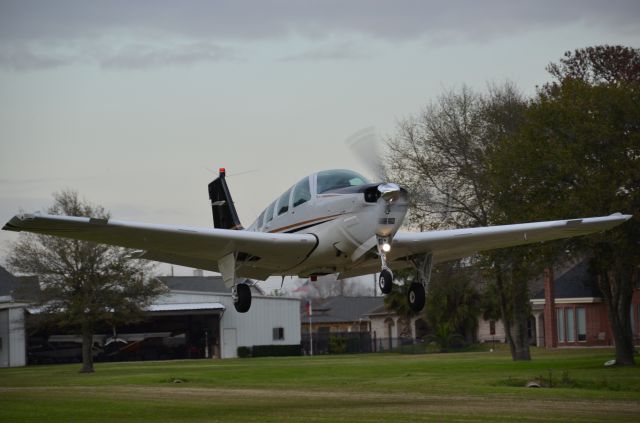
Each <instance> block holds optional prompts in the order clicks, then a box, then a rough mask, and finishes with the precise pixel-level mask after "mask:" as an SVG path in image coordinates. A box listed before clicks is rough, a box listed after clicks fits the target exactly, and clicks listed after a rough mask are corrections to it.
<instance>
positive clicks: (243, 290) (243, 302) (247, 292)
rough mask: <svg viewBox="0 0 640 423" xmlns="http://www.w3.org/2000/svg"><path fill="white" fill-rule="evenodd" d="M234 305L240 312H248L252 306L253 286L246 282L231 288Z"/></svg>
mask: <svg viewBox="0 0 640 423" xmlns="http://www.w3.org/2000/svg"><path fill="white" fill-rule="evenodd" d="M231 298H232V299H233V306H234V307H235V308H236V311H237V312H238V313H246V312H247V311H249V308H250V307H251V288H250V287H249V285H247V284H246V283H239V284H236V285H234V286H233V288H231Z"/></svg>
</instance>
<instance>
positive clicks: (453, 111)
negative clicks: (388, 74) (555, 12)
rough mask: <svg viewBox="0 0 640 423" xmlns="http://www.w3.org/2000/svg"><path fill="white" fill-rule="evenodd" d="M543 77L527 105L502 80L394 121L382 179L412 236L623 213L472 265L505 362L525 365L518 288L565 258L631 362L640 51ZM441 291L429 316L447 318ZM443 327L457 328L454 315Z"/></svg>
mask: <svg viewBox="0 0 640 423" xmlns="http://www.w3.org/2000/svg"><path fill="white" fill-rule="evenodd" d="M546 69H547V71H548V72H549V74H550V76H551V81H550V82H547V83H545V84H544V85H542V86H540V87H536V93H535V95H533V96H532V97H531V98H526V97H525V96H524V95H523V94H522V93H521V92H520V91H519V90H518V88H517V87H516V86H515V85H514V84H512V83H509V82H506V83H504V84H498V85H496V84H494V85H490V86H489V87H488V89H487V90H486V91H485V92H478V91H475V90H473V89H471V88H469V87H467V86H463V87H462V88H460V89H458V90H451V91H448V92H445V93H444V94H442V95H441V96H440V97H438V99H437V100H435V101H433V102H431V103H430V104H429V105H427V106H426V107H425V108H424V110H423V111H422V112H420V113H418V114H416V115H414V116H411V117H408V118H406V119H404V120H402V121H401V122H400V123H399V124H398V127H397V131H396V133H395V134H394V135H393V136H392V137H390V138H389V139H388V140H387V147H388V149H387V153H386V155H385V157H384V164H385V171H386V173H387V175H388V176H389V179H391V180H394V181H396V182H398V183H400V184H401V185H403V186H405V187H407V188H408V189H409V191H410V193H411V204H410V211H409V215H408V216H409V219H408V220H409V224H410V225H412V226H413V227H415V228H419V229H443V228H461V227H470V226H487V225H500V224H509V223H518V222H531V221H541V220H554V219H566V218H574V217H590V216H604V215H609V214H612V213H616V212H623V213H629V214H633V215H634V217H633V218H632V219H631V220H630V221H628V222H627V223H626V224H624V225H621V226H620V227H618V228H616V229H614V230H612V231H608V232H606V233H604V234H599V235H593V236H589V237H581V238H578V239H571V240H568V241H566V240H565V241H555V242H551V243H545V244H543V245H532V246H524V247H517V248H509V249H502V250H496V251H492V252H489V253H486V254H481V255H478V256H477V257H475V258H473V263H474V265H475V266H476V268H477V269H479V271H481V273H482V274H483V275H484V276H485V278H487V279H488V280H489V281H490V282H489V286H488V288H487V289H486V290H485V291H486V292H489V293H490V294H491V295H492V296H493V297H492V299H491V300H490V301H488V302H489V303H492V304H493V307H484V310H485V312H486V313H491V311H490V310H491V309H493V310H494V312H493V313H494V314H495V313H496V311H497V312H498V314H499V315H500V317H501V320H502V322H503V323H504V326H505V331H506V337H507V340H508V343H509V345H510V348H511V354H512V357H513V359H514V360H529V359H530V358H531V356H530V352H529V345H528V336H527V323H528V319H529V316H530V311H531V310H530V303H529V298H530V295H529V286H528V282H529V281H530V280H531V279H532V278H533V277H535V276H537V275H539V274H541V273H542V270H543V268H545V267H550V266H553V265H554V264H557V263H559V262H563V261H567V259H568V257H588V258H589V263H590V272H592V273H593V274H594V275H596V277H597V281H598V285H599V287H600V289H601V291H602V293H603V295H604V298H605V301H606V303H607V308H608V313H609V320H610V322H611V327H612V332H613V338H614V341H615V345H616V361H617V363H619V364H634V345H633V334H632V328H631V316H630V304H631V298H632V294H633V289H634V286H635V284H636V283H637V282H638V279H639V273H640V221H639V219H640V50H638V49H635V48H631V47H624V46H609V45H602V46H595V47H589V48H584V49H577V50H575V51H571V52H567V53H565V55H564V57H562V58H561V59H560V60H559V61H558V62H557V63H551V64H549V65H548V66H547V68H546ZM447 266H451V265H450V264H449V265H447ZM445 273H446V272H445ZM436 281H437V278H436ZM458 285H459V284H458ZM455 286H457V285H455ZM457 288H460V287H459V286H457ZM437 289H439V288H436V290H437ZM448 292H449V294H447V292H445V293H444V294H443V293H439V295H437V296H436V295H435V294H436V292H432V293H431V294H432V298H431V299H430V300H428V303H427V310H429V309H431V310H432V314H433V310H434V309H435V310H438V309H442V310H443V311H442V313H441V314H442V316H445V315H446V314H447V311H446V310H447V307H442V303H443V302H444V301H447V298H449V297H447V295H449V296H451V295H453V294H452V290H451V289H450V290H449V291H448ZM463 292H464V291H463ZM458 294H459V293H458ZM443 295H444V296H443ZM458 297H460V295H458ZM469 301H470V302H473V304H476V306H477V309H476V311H479V310H482V309H483V307H481V306H480V305H481V303H482V301H481V300H480V299H477V298H475V297H473V296H470V299H469ZM484 303H485V304H486V303H487V300H485V301H484ZM457 304H458V305H457V307H459V305H460V304H461V302H460V300H458V302H457ZM428 313H429V311H427V314H428ZM431 320H432V321H434V322H435V321H437V319H435V318H434V317H433V316H432V317H431ZM441 320H442V321H444V322H447V324H449V323H448V322H451V325H453V326H454V327H455V329H457V330H458V331H460V332H463V331H465V330H467V328H466V327H465V325H468V323H465V319H461V318H460V317H459V316H458V317H455V316H452V317H442V318H441Z"/></svg>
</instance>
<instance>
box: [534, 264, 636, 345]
mask: <svg viewBox="0 0 640 423" xmlns="http://www.w3.org/2000/svg"><path fill="white" fill-rule="evenodd" d="M547 301H549V303H550V307H546V306H547ZM531 304H532V313H533V316H534V319H535V320H534V322H533V325H532V326H533V327H534V328H535V341H536V345H538V346H545V347H556V346H557V347H563V346H597V345H613V337H612V335H611V324H610V323H609V316H608V311H607V305H606V304H605V302H604V298H603V296H602V292H601V291H600V289H599V288H598V283H597V281H596V279H595V277H594V276H593V275H592V274H590V273H589V271H588V262H587V260H584V261H582V262H580V263H578V264H576V265H575V266H573V267H571V268H570V269H569V270H568V271H566V272H565V273H563V274H561V275H560V276H559V277H558V278H557V279H554V277H553V273H551V274H549V275H547V278H546V280H545V288H543V289H541V290H539V291H538V292H537V293H536V294H535V295H534V296H533V298H532V300H531ZM630 318H631V328H632V331H633V334H634V338H635V342H636V343H638V342H639V341H640V290H638V289H637V288H636V289H635V290H634V293H633V298H632V301H631V310H630Z"/></svg>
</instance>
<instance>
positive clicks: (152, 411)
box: [0, 349, 640, 423]
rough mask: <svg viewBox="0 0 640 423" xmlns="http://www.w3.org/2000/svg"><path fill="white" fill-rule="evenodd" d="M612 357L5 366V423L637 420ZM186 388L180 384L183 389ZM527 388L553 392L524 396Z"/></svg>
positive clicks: (636, 390)
mask: <svg viewBox="0 0 640 423" xmlns="http://www.w3.org/2000/svg"><path fill="white" fill-rule="evenodd" d="M612 354H613V352H612V350H609V349H575V350H558V351H552V352H548V351H544V350H533V360H532V361H531V362H517V363H516V362H512V361H511V359H510V356H509V355H508V353H507V352H505V351H499V352H473V353H455V354H454V353H452V354H428V355H399V354H378V355H375V354H370V355H343V356H322V357H286V358H256V359H236V360H218V361H211V360H189V361H167V362H151V363H149V362H147V363H140V362H135V363H108V364H107V363H102V364H97V365H96V373H94V374H90V375H85V374H79V373H78V370H79V368H80V366H79V365H77V364H75V365H56V366H32V367H27V368H20V369H0V422H5V421H7V422H10V421H11V422H39V423H41V422H44V423H53V422H72V421H82V422H89V421H91V422H103V421H104V422H114V421H117V422H169V421H193V422H236V421H238V422H240V421H242V422H251V421H254V422H281V421H291V422H298V421H299V422H316V421H317V422H326V421H343V422H384V421H389V422H396V421H514V420H519V421H558V422H566V421H580V422H582V421H607V420H611V421H616V422H620V421H640V368H617V367H614V368H605V367H603V363H604V362H605V361H607V360H609V359H610V358H612ZM176 380H180V381H181V383H175V381H176ZM530 380H538V381H540V382H541V383H543V384H547V385H548V384H549V380H551V385H552V387H551V388H541V389H535V388H524V387H523V385H524V384H525V383H526V382H527V381H530Z"/></svg>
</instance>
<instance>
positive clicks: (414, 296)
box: [407, 282, 426, 313]
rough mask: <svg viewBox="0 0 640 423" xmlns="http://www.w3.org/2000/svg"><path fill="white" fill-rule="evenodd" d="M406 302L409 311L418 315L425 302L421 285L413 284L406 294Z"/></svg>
mask: <svg viewBox="0 0 640 423" xmlns="http://www.w3.org/2000/svg"><path fill="white" fill-rule="evenodd" d="M407 301H408V302H409V307H410V308H411V310H413V311H415V312H416V313H419V312H421V311H422V309H423V308H424V303H425V301H426V297H425V292H424V286H423V285H422V284H421V283H418V282H413V283H412V284H411V287H410V288H409V292H408V294H407Z"/></svg>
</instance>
